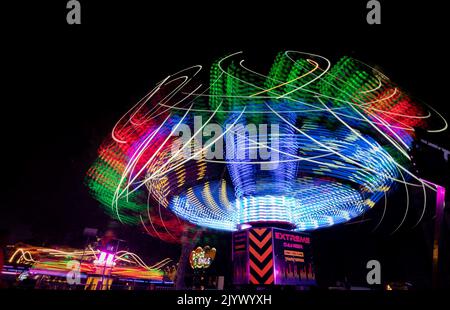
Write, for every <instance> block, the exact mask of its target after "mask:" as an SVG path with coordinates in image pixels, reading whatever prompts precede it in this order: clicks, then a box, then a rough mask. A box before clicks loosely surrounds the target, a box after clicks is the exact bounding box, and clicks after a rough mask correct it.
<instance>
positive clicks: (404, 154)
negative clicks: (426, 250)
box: [86, 51, 447, 242]
mask: <svg viewBox="0 0 450 310" xmlns="http://www.w3.org/2000/svg"><path fill="white" fill-rule="evenodd" d="M240 54H241V53H236V54H232V55H229V56H226V57H224V58H222V59H219V60H218V61H216V62H214V63H213V65H212V66H211V68H210V83H209V84H208V85H204V84H202V83H200V82H198V80H200V79H199V72H201V70H202V67H201V66H193V67H189V68H187V69H184V70H182V71H180V72H177V73H176V74H173V75H169V76H167V77H166V78H165V79H163V80H162V81H161V82H160V83H158V84H157V85H156V87H155V88H154V89H153V90H151V91H150V92H149V93H148V94H147V95H146V96H144V98H143V99H142V100H141V101H139V102H138V103H137V104H136V105H135V106H133V107H132V108H131V109H130V110H129V111H128V112H127V113H126V114H125V115H124V116H123V117H122V118H121V119H120V120H119V121H118V122H117V124H116V125H115V126H114V129H113V131H112V134H111V137H109V138H108V139H106V141H105V142H104V143H103V144H102V146H101V147H100V149H99V157H98V159H97V160H96V161H95V163H94V165H93V166H92V167H91V168H90V170H89V171H88V174H87V178H86V183H87V185H88V186H89V188H90V190H91V193H92V195H93V196H94V197H95V198H96V199H97V200H98V201H99V202H101V203H102V204H103V205H104V206H106V208H107V210H108V211H109V213H110V214H111V216H113V217H115V218H116V219H118V220H120V221H121V222H123V223H126V224H131V225H142V227H143V229H144V230H145V231H147V232H148V233H149V234H151V235H153V236H155V237H159V238H161V239H163V240H166V241H175V242H176V241H179V240H180V238H181V236H183V235H185V233H186V231H190V230H191V229H192V228H195V227H196V226H197V227H198V226H202V227H206V228H212V229H220V230H227V231H234V230H237V229H238V228H239V227H242V226H243V224H249V223H250V224H253V223H267V225H269V223H282V224H284V225H288V226H290V227H292V229H294V230H312V229H317V228H320V227H327V226H332V225H335V224H338V223H343V222H346V221H349V220H351V219H353V218H355V217H358V216H360V215H361V214H363V213H364V212H365V211H367V210H368V209H370V208H372V207H374V206H375V205H376V204H377V202H378V201H379V200H380V199H382V198H383V197H385V196H386V193H387V192H389V191H390V190H392V189H393V188H394V187H395V184H397V183H403V184H408V185H416V186H426V185H425V184H424V183H423V182H422V181H421V180H420V179H418V178H417V177H416V176H415V175H414V174H413V173H412V172H410V171H409V170H408V167H409V164H410V157H409V153H408V152H409V150H410V148H411V145H412V142H413V141H414V137H415V135H414V130H415V128H416V127H420V128H423V129H425V130H428V131H433V132H439V131H442V130H445V129H446V128H447V123H446V121H445V120H444V119H443V118H441V117H440V114H439V113H437V112H436V111H435V110H433V109H432V108H428V107H427V106H425V105H419V104H417V103H416V102H414V101H413V99H412V98H410V97H409V96H408V95H407V94H406V93H405V92H403V91H402V90H401V89H400V88H399V87H398V86H397V85H396V84H394V83H393V82H392V81H390V80H389V78H387V77H386V76H385V75H384V74H382V73H381V72H380V71H378V70H377V69H374V68H372V67H370V66H368V65H366V64H364V63H362V62H359V61H357V60H355V59H352V58H349V57H343V58H342V59H340V60H339V61H337V62H336V63H335V64H334V65H333V64H331V62H330V61H329V60H328V59H326V58H325V57H322V56H319V55H314V54H308V53H302V52H294V51H287V52H282V53H279V54H278V55H277V56H276V58H275V61H274V63H273V65H272V67H271V68H268V70H267V73H265V74H263V73H260V72H256V71H255V70H253V69H252V68H251V66H250V65H248V64H247V62H246V61H244V60H243V59H239V58H238V57H240ZM432 117H436V118H437V119H439V121H440V122H441V123H442V124H443V125H442V127H441V128H430V127H429V125H428V124H431V123H432V122H430V121H429V119H430V118H432ZM199 119H201V122H200V123H198V122H197V120H199ZM435 123H438V122H435ZM213 125H215V127H214V129H211V128H213V127H211V126H213ZM252 126H253V127H252ZM217 128H218V129H219V130H218V129H217ZM249 128H253V129H255V130H256V131H252V130H250V129H249ZM264 128H265V131H264V130H263V129H264ZM218 131H219V132H218ZM180 132H182V134H181V136H182V137H183V139H181V138H179V135H180V134H179V133H180ZM205 132H207V133H206V134H205ZM218 143H222V144H221V147H220V146H219V144H218ZM211 153H214V154H215V155H216V156H214V157H211V156H209V155H210V154H211ZM255 154H256V155H255Z"/></svg>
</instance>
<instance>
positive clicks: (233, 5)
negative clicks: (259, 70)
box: [0, 0, 449, 279]
mask: <svg viewBox="0 0 450 310" xmlns="http://www.w3.org/2000/svg"><path fill="white" fill-rule="evenodd" d="M80 3H81V15H82V17H81V18H82V24H81V25H67V23H66V13H67V9H66V1H64V0H62V1H52V2H51V3H48V1H30V2H29V3H26V2H23V1H21V3H20V4H14V7H12V8H5V9H4V10H2V11H3V12H2V13H3V14H2V17H3V21H4V22H6V25H5V26H4V27H3V29H2V32H4V36H2V37H3V39H2V40H3V44H2V50H3V51H4V56H3V60H4V67H5V69H3V70H2V71H3V76H4V77H5V79H4V85H5V86H6V87H5V89H4V91H3V92H2V95H3V96H2V104H1V109H2V113H1V115H2V122H1V124H0V126H1V132H2V152H1V157H2V166H3V167H2V168H3V169H2V172H3V177H2V179H1V182H2V184H1V187H0V188H1V197H2V200H1V208H2V210H1V216H0V228H7V229H8V230H9V231H10V242H15V241H20V240H21V241H27V242H30V243H33V244H42V243H46V244H55V243H56V244H70V245H74V246H77V245H80V244H82V242H83V238H82V230H83V228H84V227H97V228H100V229H103V230H104V229H105V228H106V227H107V226H108V223H109V219H108V217H107V216H106V215H104V214H103V210H102V209H101V208H99V204H98V203H97V202H96V201H95V200H93V199H92V198H91V197H90V196H89V194H88V192H87V188H86V187H85V186H84V185H83V179H84V175H85V173H86V171H87V169H88V167H89V166H90V165H91V163H92V162H93V160H94V159H95V158H96V151H97V148H98V146H99V144H100V143H101V141H102V140H103V139H104V137H105V136H106V135H107V134H109V132H110V130H111V128H112V126H113V125H114V123H115V121H116V120H117V119H118V118H119V117H120V116H121V115H122V114H123V113H124V112H125V111H127V110H128V108H129V107H130V106H131V105H132V104H134V103H135V102H136V101H137V100H139V99H140V97H141V96H143V95H144V94H145V93H146V92H147V91H148V90H149V89H150V88H151V87H153V85H154V84H155V82H157V81H158V80H160V79H161V78H163V77H165V76H166V75H168V74H170V73H173V72H176V71H178V70H179V69H182V68H184V67H187V66H191V65H194V64H202V65H205V66H208V65H209V64H211V62H212V61H214V60H216V59H217V58H219V57H221V56H224V55H226V54H228V53H230V52H235V51H239V50H243V51H245V52H246V54H247V55H248V56H247V59H248V60H249V61H250V62H251V63H254V64H255V65H258V64H264V63H267V64H270V61H271V59H272V57H273V56H274V55H275V53H276V52H277V51H279V50H284V49H293V50H301V51H307V52H312V53H319V54H322V55H324V56H326V57H328V58H330V59H331V60H332V61H333V60H337V59H338V58H339V57H340V56H343V55H350V56H353V57H356V58H358V59H360V60H362V61H364V62H366V63H370V64H377V65H379V66H380V67H381V68H382V70H383V71H384V72H385V73H386V74H387V75H388V76H389V77H390V78H391V79H392V80H394V81H396V82H397V83H399V85H400V86H401V87H403V88H404V89H406V90H408V91H409V92H410V93H411V94H412V95H413V96H415V97H417V98H419V99H421V100H423V101H425V102H427V103H429V104H430V105H432V106H433V107H435V108H437V109H438V110H439V111H441V112H443V113H444V116H445V117H446V118H447V119H449V117H448V116H449V114H448V112H447V111H448V110H449V109H448V99H447V97H446V94H447V91H448V85H447V83H448V77H447V72H449V71H448V69H449V64H448V59H447V56H448V47H447V46H448V44H447V43H446V40H447V37H448V31H446V30H445V29H446V28H448V25H446V20H447V17H446V15H445V14H446V10H445V8H443V7H442V4H441V3H442V2H439V1H417V2H413V1H386V0H384V1H383V0H382V1H381V4H382V24H381V25H368V24H367V23H366V13H367V9H366V3H367V1H364V0H361V1H311V2H306V1H257V2H255V3H251V2H247V1H245V2H244V1H224V2H219V1H214V2H212V1H210V2H207V3H201V2H200V1H195V2H194V1H184V2H183V3H182V4H178V3H174V2H167V1H165V2H163V3H157V2H155V1H145V2H144V1H142V2H137V1H117V2H116V1H87V0H81V1H80ZM446 26H447V27H446ZM263 69H264V68H263ZM447 138H448V135H447V136H445V135H441V136H440V137H437V139H439V140H440V141H448V140H447ZM343 230H344V232H342V234H341V235H340V237H339V238H340V240H344V239H345V243H346V244H347V245H346V247H345V249H347V251H350V250H351V249H354V248H361V244H366V243H367V242H366V239H365V238H366V237H367V235H363V236H364V237H362V236H360V237H357V236H355V234H354V232H352V231H347V230H345V229H343ZM122 233H123V234H125V235H126V236H127V239H128V240H129V242H130V243H131V244H130V247H132V248H139V251H142V252H143V253H151V255H149V256H150V257H151V259H154V260H156V259H158V258H163V257H166V256H172V257H176V255H177V253H178V248H177V247H176V246H161V245H162V243H160V242H159V241H156V240H153V239H151V238H149V237H146V236H143V235H141V234H140V233H138V232H136V231H134V230H132V229H126V228H124V229H123V232H122ZM416 233H417V232H415V233H414V232H412V233H411V232H410V231H404V232H402V233H401V234H400V235H399V236H397V237H395V238H398V239H399V240H397V241H396V242H397V243H395V242H392V245H391V246H393V247H396V246H397V245H398V244H399V243H401V244H406V243H408V242H411V240H412V239H413V238H416V237H415V234H416ZM320 238H322V240H328V241H327V242H329V243H330V244H331V243H332V242H333V238H334V237H332V236H330V235H328V236H326V235H325V236H321V237H320ZM323 238H325V239H323ZM369 238H370V239H373V240H380V238H385V236H384V235H383V236H381V237H380V236H378V235H375V236H374V235H370V237H369ZM383 240H384V239H383ZM322 243H323V242H322ZM325 244H328V243H325ZM155 249H157V251H155ZM390 250H391V249H389V248H388V249H384V251H385V252H387V253H388V252H389V251H390ZM223 251H224V253H227V252H226V250H225V249H224V250H223ZM361 251H363V250H361ZM372 254H373V251H372V250H367V251H366V252H365V253H363V254H361V253H359V256H357V257H359V258H361V259H363V258H364V259H365V258H367V257H369V256H370V255H372ZM226 255H228V253H227V254H226ZM347 255H348V256H351V253H349V254H347ZM346 259H347V258H346V257H345V256H344V257H343V258H341V261H340V264H341V267H342V264H344V261H345V260H346ZM364 262H365V261H362V262H361V264H360V265H358V266H356V267H354V268H355V269H358V270H359V271H358V272H359V273H360V272H361V270H364V266H363V265H364ZM428 263H429V262H428V261H427V260H426V259H425V258H423V257H419V258H418V259H417V261H413V262H411V264H428ZM330 264H331V263H328V266H329V267H328V268H330V269H333V268H332V267H330V266H332V265H330ZM347 264H348V265H349V267H346V268H350V271H349V273H350V274H351V273H352V270H351V267H350V266H352V264H351V263H347ZM325 265H326V264H324V266H325ZM336 268H337V269H338V268H340V267H339V266H337V267H336ZM319 272H320V271H319ZM358 272H357V273H358ZM347 274H348V273H347ZM342 277H343V275H342V274H337V275H335V278H341V279H342Z"/></svg>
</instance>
